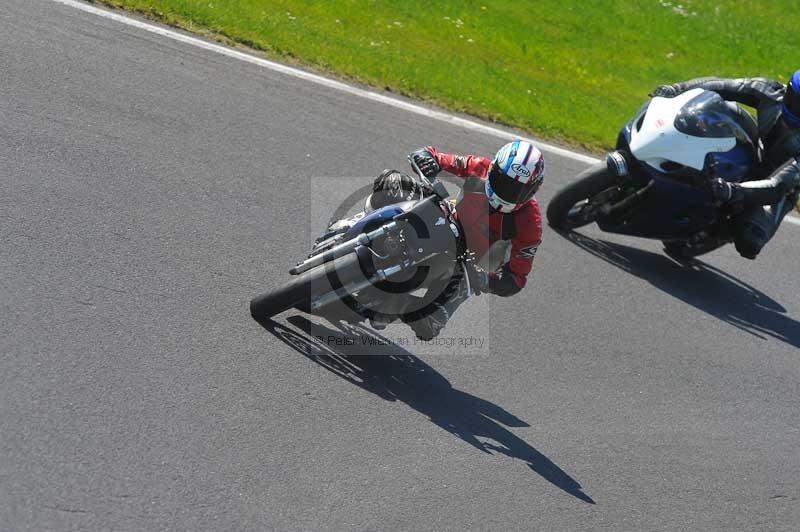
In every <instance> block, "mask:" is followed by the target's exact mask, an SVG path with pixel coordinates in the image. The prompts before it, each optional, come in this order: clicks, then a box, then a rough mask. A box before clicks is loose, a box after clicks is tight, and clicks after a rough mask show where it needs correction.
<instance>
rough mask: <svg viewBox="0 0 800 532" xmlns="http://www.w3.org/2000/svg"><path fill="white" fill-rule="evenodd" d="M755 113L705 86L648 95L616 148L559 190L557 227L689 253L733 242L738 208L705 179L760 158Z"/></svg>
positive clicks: (554, 211) (740, 173) (734, 177)
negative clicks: (593, 229) (722, 200)
mask: <svg viewBox="0 0 800 532" xmlns="http://www.w3.org/2000/svg"><path fill="white" fill-rule="evenodd" d="M759 156H760V148H759V142H758V129H757V125H756V122H755V120H754V119H753V117H752V116H751V115H750V114H749V113H748V112H747V111H745V110H744V109H743V108H741V107H739V106H738V105H737V104H735V103H733V102H727V101H725V100H723V99H722V97H721V96H720V95H719V94H717V93H715V92H711V91H706V90H703V89H693V90H690V91H687V92H685V93H683V94H680V95H678V96H676V97H674V98H661V97H655V98H652V99H651V100H649V101H648V102H646V103H645V104H644V105H643V106H642V107H641V109H639V111H638V112H637V113H636V115H634V117H633V118H632V119H631V120H630V121H629V122H628V123H627V124H625V126H624V127H623V128H622V130H621V131H620V133H619V136H618V138H617V145H616V151H614V152H612V153H610V154H609V155H608V157H607V158H606V161H605V163H600V164H597V165H594V166H592V167H591V168H589V169H588V170H586V171H585V172H583V173H581V174H580V175H579V176H578V177H577V180H576V181H574V182H573V183H571V184H569V185H568V186H566V187H565V188H563V189H562V190H560V191H559V192H558V193H557V194H556V195H555V196H554V197H553V199H552V201H551V202H550V204H549V206H548V208H547V220H548V222H549V223H550V225H551V226H553V227H554V228H556V229H559V230H572V229H576V228H578V227H582V226H585V225H587V224H590V223H592V222H596V223H597V225H598V226H599V227H600V229H602V230H603V231H606V232H609V233H619V234H624V235H631V236H639V237H644V238H653V239H658V240H662V241H663V242H664V246H665V251H666V252H667V253H669V254H670V255H672V256H674V257H679V258H690V257H695V256H697V255H701V254H703V253H707V252H709V251H712V250H714V249H716V248H719V247H721V246H723V245H725V244H726V243H728V242H731V241H732V235H731V234H730V229H729V227H730V224H729V223H728V222H729V220H730V218H731V217H732V216H735V215H736V214H737V211H736V209H737V207H736V206H732V205H719V204H718V203H716V202H715V201H714V198H713V197H712V195H711V192H710V189H709V187H708V182H709V180H711V179H714V178H722V179H725V180H727V181H730V182H733V183H738V182H741V181H743V180H745V179H746V178H747V176H748V174H749V173H750V170H751V169H752V168H753V166H754V165H755V164H757V162H758V161H759Z"/></svg>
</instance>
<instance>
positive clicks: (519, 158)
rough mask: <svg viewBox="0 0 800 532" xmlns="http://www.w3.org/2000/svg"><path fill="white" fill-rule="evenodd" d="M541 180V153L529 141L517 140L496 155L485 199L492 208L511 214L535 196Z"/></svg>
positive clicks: (490, 170)
mask: <svg viewBox="0 0 800 532" xmlns="http://www.w3.org/2000/svg"><path fill="white" fill-rule="evenodd" d="M542 181H544V158H543V157H542V152H540V151H539V150H538V148H536V146H534V145H533V144H531V143H530V142H526V141H524V140H515V141H514V142H509V143H508V144H506V145H505V146H503V147H502V148H500V151H498V152H497V155H495V157H494V160H493V161H492V165H491V166H490V167H489V177H488V179H487V180H486V197H487V198H489V205H490V206H491V207H492V209H494V210H497V211H500V212H512V211H513V210H515V209H518V208H519V207H520V206H522V204H523V203H525V202H526V201H528V200H529V199H531V198H532V197H533V195H534V194H535V193H536V191H537V190H539V187H540V186H541V185H542Z"/></svg>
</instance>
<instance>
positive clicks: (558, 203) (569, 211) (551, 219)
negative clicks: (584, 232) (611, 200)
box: [547, 163, 617, 230]
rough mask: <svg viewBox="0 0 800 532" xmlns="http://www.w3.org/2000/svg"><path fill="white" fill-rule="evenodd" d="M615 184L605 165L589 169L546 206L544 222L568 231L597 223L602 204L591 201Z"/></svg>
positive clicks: (601, 164) (559, 192) (615, 179)
mask: <svg viewBox="0 0 800 532" xmlns="http://www.w3.org/2000/svg"><path fill="white" fill-rule="evenodd" d="M616 184H617V178H616V177H615V176H613V175H611V173H609V171H608V168H607V167H606V163H600V164H596V165H594V166H592V167H590V168H589V169H587V170H586V171H584V172H582V173H580V174H579V175H578V177H577V179H576V181H575V182H573V183H570V184H569V185H567V186H566V187H564V188H562V189H561V190H560V191H558V192H557V193H556V195H555V196H553V199H552V200H550V204H549V205H548V206H547V222H548V223H549V224H550V225H551V226H552V227H554V228H555V229H561V230H569V229H577V228H578V227H583V226H584V225H588V224H590V223H592V222H594V221H596V220H597V217H598V216H599V215H600V214H601V212H600V210H599V209H598V207H599V206H600V204H602V203H604V202H600V204H598V202H597V201H593V200H594V199H595V196H598V195H599V194H600V193H601V192H603V191H605V190H608V189H610V188H612V187H614V186H615V185H616Z"/></svg>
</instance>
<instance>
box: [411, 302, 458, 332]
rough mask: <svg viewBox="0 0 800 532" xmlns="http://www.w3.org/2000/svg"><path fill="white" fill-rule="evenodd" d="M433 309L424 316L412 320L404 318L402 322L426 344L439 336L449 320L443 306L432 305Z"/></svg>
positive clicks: (448, 313)
mask: <svg viewBox="0 0 800 532" xmlns="http://www.w3.org/2000/svg"><path fill="white" fill-rule="evenodd" d="M432 306H433V308H432V309H430V312H427V313H426V314H425V315H424V316H421V317H417V319H413V318H411V317H408V318H406V317H404V318H403V322H404V323H406V324H407V325H408V326H409V327H411V330H412V331H414V334H415V335H416V336H417V338H419V339H420V340H422V341H425V342H427V341H428V340H432V339H434V338H436V337H437V336H439V333H440V332H442V329H444V326H445V325H446V324H447V320H449V319H450V312H448V310H447V309H446V308H445V306H444V305H441V304H437V303H433V304H432Z"/></svg>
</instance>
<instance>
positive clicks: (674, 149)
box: [630, 89, 736, 171]
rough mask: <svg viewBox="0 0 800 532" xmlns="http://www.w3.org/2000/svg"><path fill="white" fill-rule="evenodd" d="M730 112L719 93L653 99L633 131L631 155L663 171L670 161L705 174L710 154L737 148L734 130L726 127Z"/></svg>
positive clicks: (687, 93)
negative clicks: (705, 166) (703, 171)
mask: <svg viewBox="0 0 800 532" xmlns="http://www.w3.org/2000/svg"><path fill="white" fill-rule="evenodd" d="M730 113H731V111H730V110H729V109H727V105H726V104H725V101H724V100H723V99H722V98H721V97H720V96H719V95H718V94H716V93H713V92H709V91H704V90H703V89H693V90H690V91H687V92H685V93H683V94H680V95H678V96H676V97H675V98H659V97H656V98H653V99H652V101H651V102H650V106H649V107H648V109H647V113H646V114H645V116H644V120H642V122H641V125H639V126H638V127H634V128H633V129H632V130H631V141H630V149H631V153H632V154H633V156H634V157H636V158H637V159H638V160H640V161H642V162H644V163H647V164H648V165H650V166H652V167H653V168H655V169H657V170H659V171H661V170H662V164H664V163H667V162H674V163H678V164H680V165H683V166H686V167H689V168H693V169H695V170H699V171H701V170H703V166H704V165H705V159H706V155H707V154H709V153H714V152H725V151H729V150H731V149H733V148H734V147H735V146H736V134H735V132H734V129H733V127H728V128H727V129H726V126H725V124H728V125H730V122H732V121H733V119H732V118H731V117H730ZM709 122H710V125H709Z"/></svg>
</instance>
